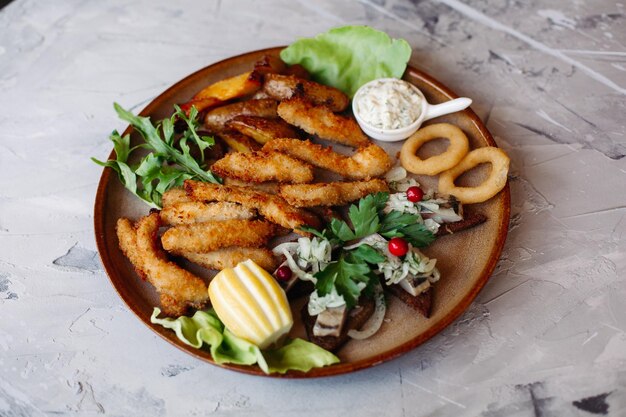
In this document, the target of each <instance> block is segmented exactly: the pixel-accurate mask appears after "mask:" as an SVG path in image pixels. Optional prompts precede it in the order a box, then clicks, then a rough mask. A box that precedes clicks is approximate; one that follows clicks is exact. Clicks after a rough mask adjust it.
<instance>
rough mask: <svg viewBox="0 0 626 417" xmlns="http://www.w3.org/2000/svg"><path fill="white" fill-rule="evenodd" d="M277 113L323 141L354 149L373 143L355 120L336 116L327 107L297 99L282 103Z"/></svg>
mask: <svg viewBox="0 0 626 417" xmlns="http://www.w3.org/2000/svg"><path fill="white" fill-rule="evenodd" d="M277 111H278V115H279V116H280V117H281V118H282V119H283V120H285V121H286V122H287V123H291V124H292V125H294V126H297V127H299V128H300V129H302V130H304V131H305V132H307V133H310V134H311V135H317V136H318V137H320V138H322V139H326V140H330V141H333V142H337V143H340V144H342V145H348V146H352V147H353V148H359V147H362V146H367V145H369V144H370V143H371V142H370V140H369V139H368V138H367V136H365V134H364V133H363V132H362V131H361V128H360V127H359V125H358V123H357V122H356V120H354V118H352V117H346V116H341V115H338V114H335V113H333V112H332V111H331V110H330V109H329V108H328V107H326V106H318V105H315V104H312V103H311V102H309V101H307V100H304V99H302V98H299V97H295V98H291V99H289V100H284V101H282V102H281V103H280V104H279V105H278V109H277Z"/></svg>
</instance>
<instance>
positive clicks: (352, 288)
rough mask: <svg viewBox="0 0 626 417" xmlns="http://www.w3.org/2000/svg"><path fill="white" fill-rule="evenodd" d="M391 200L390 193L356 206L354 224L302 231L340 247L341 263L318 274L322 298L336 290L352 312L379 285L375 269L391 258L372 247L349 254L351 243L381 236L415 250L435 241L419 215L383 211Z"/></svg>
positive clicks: (372, 196) (350, 212)
mask: <svg viewBox="0 0 626 417" xmlns="http://www.w3.org/2000/svg"><path fill="white" fill-rule="evenodd" d="M387 200H389V193H376V194H370V195H368V196H367V197H364V198H362V199H361V200H359V202H358V204H353V205H351V206H350V208H349V210H348V218H349V219H350V223H351V224H352V226H351V225H350V224H348V223H347V222H345V221H343V220H339V219H333V220H332V221H331V222H330V225H329V227H327V228H326V229H324V230H322V231H321V232H320V231H318V230H315V229H313V228H310V227H302V230H304V231H306V232H309V233H311V234H313V235H315V236H317V237H319V238H320V239H326V240H328V241H330V242H331V244H332V245H333V246H336V247H338V248H339V249H338V250H339V255H338V260H337V261H334V262H331V263H329V264H328V265H327V266H326V267H325V268H324V269H323V270H321V271H319V272H318V273H316V274H315V278H317V282H316V284H315V288H316V290H317V292H318V294H319V295H320V296H324V295H327V294H329V293H330V292H331V291H332V289H333V287H334V288H335V289H336V290H337V293H338V294H340V295H341V296H343V298H344V300H345V301H346V305H347V306H348V308H352V307H354V305H356V303H357V300H358V299H359V297H360V295H361V293H362V292H363V291H366V292H367V291H369V290H371V288H373V285H374V284H375V283H376V282H377V280H378V278H377V277H376V275H375V273H374V271H373V269H372V267H373V266H375V265H377V264H378V263H381V262H384V261H385V260H386V259H387V258H386V257H385V256H384V255H383V254H382V253H380V252H379V251H378V250H376V249H375V248H373V247H372V246H370V245H367V244H363V245H360V246H358V247H357V248H354V249H351V250H346V249H345V248H344V247H345V246H346V244H347V243H348V242H350V241H354V240H356V239H361V238H364V237H366V236H369V235H372V234H374V233H378V234H380V235H381V236H383V237H385V238H387V239H391V238H394V237H402V238H404V239H406V240H407V241H408V242H409V243H411V244H412V245H413V246H415V247H424V246H428V245H429V244H431V243H432V242H433V241H434V240H435V236H434V235H433V233H432V232H431V231H430V230H428V229H427V228H426V227H425V226H424V224H423V222H422V218H421V216H420V215H419V214H410V213H403V212H399V211H393V210H392V211H390V212H389V213H384V211H383V209H384V208H385V205H386V203H387Z"/></svg>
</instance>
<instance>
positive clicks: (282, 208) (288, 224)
mask: <svg viewBox="0 0 626 417" xmlns="http://www.w3.org/2000/svg"><path fill="white" fill-rule="evenodd" d="M185 190H187V194H188V195H189V196H190V197H191V198H193V199H195V200H199V201H231V202H233V203H239V204H241V205H243V206H245V207H251V208H255V209H257V211H258V212H259V214H261V215H262V216H263V217H265V218H266V219H267V220H269V221H271V222H272V223H276V224H278V225H280V226H283V227H285V228H287V229H292V230H294V231H296V232H297V233H303V232H299V231H298V228H299V227H300V226H304V225H307V226H311V227H315V228H319V227H321V223H320V220H319V218H317V216H315V215H314V214H313V213H310V212H308V211H306V210H303V209H299V208H297V207H293V206H292V205H290V204H289V203H287V202H286V201H285V200H284V199H283V198H281V197H279V196H276V195H272V194H267V193H262V192H260V191H254V190H252V189H250V188H247V187H235V186H226V185H218V184H211V183H206V182H199V181H193V180H187V181H185Z"/></svg>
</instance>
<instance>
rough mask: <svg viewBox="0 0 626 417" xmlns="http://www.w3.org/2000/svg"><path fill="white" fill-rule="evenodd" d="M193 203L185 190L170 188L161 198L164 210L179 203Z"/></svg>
mask: <svg viewBox="0 0 626 417" xmlns="http://www.w3.org/2000/svg"><path fill="white" fill-rule="evenodd" d="M189 201H193V200H192V199H191V197H189V196H188V195H187V192H186V191H185V190H184V189H183V188H170V189H169V190H167V191H166V192H164V193H163V196H162V197H161V206H163V208H165V207H169V206H173V205H174V204H178V203H186V202H189Z"/></svg>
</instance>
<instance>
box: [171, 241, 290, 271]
mask: <svg viewBox="0 0 626 417" xmlns="http://www.w3.org/2000/svg"><path fill="white" fill-rule="evenodd" d="M179 255H180V256H182V257H183V258H186V259H188V260H190V261H191V262H193V263H196V264H198V265H200V266H203V267H205V268H207V269H217V270H220V271H221V270H222V269H225V268H234V267H235V266H237V264H238V263H239V262H243V261H246V260H248V259H252V260H253V261H254V262H255V263H256V264H258V265H259V266H260V267H261V268H263V269H265V270H266V271H270V272H271V271H273V270H274V269H276V267H277V266H278V259H276V257H275V256H274V254H273V253H272V251H271V250H269V249H267V248H236V247H233V248H225V249H219V250H216V251H213V252H208V253H197V252H185V251H183V252H180V253H179Z"/></svg>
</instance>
